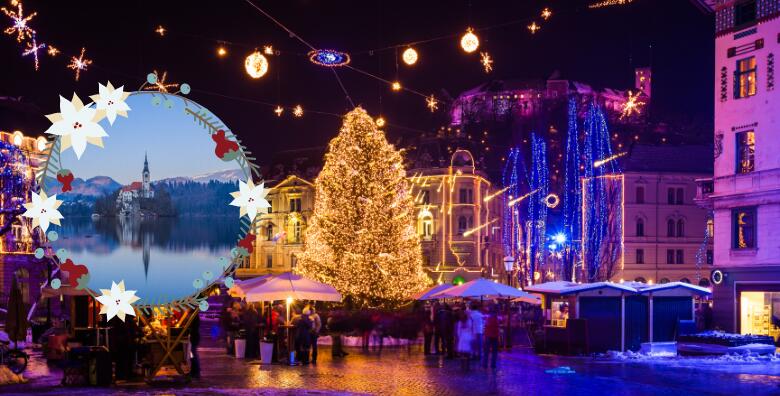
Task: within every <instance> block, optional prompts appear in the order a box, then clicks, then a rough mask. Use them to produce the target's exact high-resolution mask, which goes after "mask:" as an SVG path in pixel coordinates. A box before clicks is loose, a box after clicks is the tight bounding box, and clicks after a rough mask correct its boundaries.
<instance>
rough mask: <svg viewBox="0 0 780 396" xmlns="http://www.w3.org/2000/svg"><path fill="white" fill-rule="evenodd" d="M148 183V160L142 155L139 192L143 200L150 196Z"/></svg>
mask: <svg viewBox="0 0 780 396" xmlns="http://www.w3.org/2000/svg"><path fill="white" fill-rule="evenodd" d="M149 183H150V180H149V160H148V158H147V156H146V153H144V171H143V189H142V190H141V195H142V196H143V197H144V198H149V197H150V195H151V194H150V191H151V186H150V185H149Z"/></svg>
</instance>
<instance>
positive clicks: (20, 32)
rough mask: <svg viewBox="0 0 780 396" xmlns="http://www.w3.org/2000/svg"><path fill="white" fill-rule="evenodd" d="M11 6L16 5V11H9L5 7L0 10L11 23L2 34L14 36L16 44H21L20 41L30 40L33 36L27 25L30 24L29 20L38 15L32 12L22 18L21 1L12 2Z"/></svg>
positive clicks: (32, 31)
mask: <svg viewBox="0 0 780 396" xmlns="http://www.w3.org/2000/svg"><path fill="white" fill-rule="evenodd" d="M11 5H16V10H17V11H9V10H8V9H7V8H5V7H3V8H2V9H1V10H2V11H3V13H4V14H5V15H6V16H7V17H9V18H11V21H13V23H12V24H11V26H9V27H8V28H6V29H5V30H4V32H5V34H7V35H9V36H13V35H14V34H16V42H18V43H21V42H22V40H25V39H28V38H32V35H33V34H35V30H33V29H32V28H31V27H30V26H29V25H28V24H27V23H28V22H30V20H31V19H33V18H34V17H35V15H37V14H38V13H37V12H33V13H32V14H30V15H28V16H24V9H23V8H22V2H21V1H16V2H12V3H11Z"/></svg>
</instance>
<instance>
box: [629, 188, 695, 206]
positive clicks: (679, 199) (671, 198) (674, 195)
mask: <svg viewBox="0 0 780 396" xmlns="http://www.w3.org/2000/svg"><path fill="white" fill-rule="evenodd" d="M635 196H636V203H638V204H643V203H645V187H644V186H637V187H636V195H635ZM666 203H667V204H669V205H684V204H685V189H684V188H682V187H669V188H668V189H667V190H666Z"/></svg>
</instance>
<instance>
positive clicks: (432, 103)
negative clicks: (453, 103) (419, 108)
mask: <svg viewBox="0 0 780 396" xmlns="http://www.w3.org/2000/svg"><path fill="white" fill-rule="evenodd" d="M425 103H426V106H428V109H429V110H430V111H431V113H433V112H434V111H436V110H437V109H438V108H439V101H438V100H436V97H434V96H433V95H431V96H429V97H427V98H425Z"/></svg>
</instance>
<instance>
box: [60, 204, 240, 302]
mask: <svg viewBox="0 0 780 396" xmlns="http://www.w3.org/2000/svg"><path fill="white" fill-rule="evenodd" d="M238 232H239V221H238V219H235V218H232V217H187V216H183V217H176V218H171V217H160V218H137V217H136V218H132V217H131V218H99V219H90V218H69V219H68V221H65V222H63V227H62V228H61V229H60V230H59V233H60V239H58V240H57V241H56V242H54V243H53V245H54V248H55V249H60V248H65V249H67V250H68V252H69V257H70V258H71V259H73V261H74V262H75V263H77V264H84V265H86V266H87V267H88V268H89V273H90V282H89V285H90V288H91V289H93V290H95V291H96V292H97V291H98V290H99V289H108V288H110V287H111V282H112V281H114V282H117V283H118V282H119V281H120V280H124V281H125V287H126V288H127V289H128V290H138V292H137V293H136V295H138V296H139V297H141V299H142V300H141V301H139V303H141V304H142V303H144V302H150V301H154V300H159V301H160V302H167V301H170V300H173V299H179V298H182V297H185V296H187V295H189V294H191V293H192V292H194V291H195V288H194V287H193V281H194V280H195V279H198V278H203V277H204V276H203V273H204V272H206V271H209V272H211V273H212V274H213V276H214V277H217V276H219V275H220V274H221V273H222V268H221V266H220V264H219V261H218V259H219V257H229V255H230V249H232V248H233V247H234V246H235V244H236V241H237V236H238ZM207 283H209V282H208V281H207V280H205V279H204V284H207Z"/></svg>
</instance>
